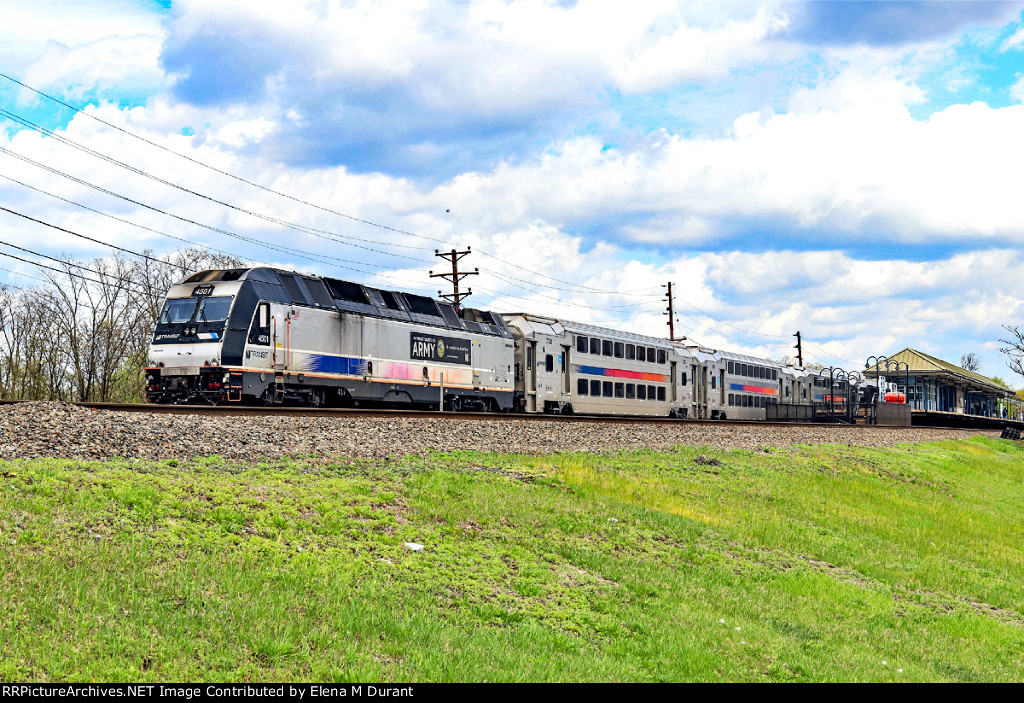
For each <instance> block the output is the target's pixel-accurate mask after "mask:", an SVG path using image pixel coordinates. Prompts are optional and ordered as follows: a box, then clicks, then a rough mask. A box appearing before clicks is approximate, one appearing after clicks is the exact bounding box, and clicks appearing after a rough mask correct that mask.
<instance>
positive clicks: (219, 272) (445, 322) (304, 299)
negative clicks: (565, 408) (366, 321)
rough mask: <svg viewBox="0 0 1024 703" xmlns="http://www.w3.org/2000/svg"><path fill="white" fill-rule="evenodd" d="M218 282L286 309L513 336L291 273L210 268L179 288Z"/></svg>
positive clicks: (392, 297) (362, 288) (425, 305)
mask: <svg viewBox="0 0 1024 703" xmlns="http://www.w3.org/2000/svg"><path fill="white" fill-rule="evenodd" d="M220 281H246V282H250V283H252V284H253V285H255V286H256V288H257V291H258V295H259V296H260V297H261V298H262V299H264V300H272V301H274V302H279V303H285V304H289V305H297V306H305V307H313V308H321V309H327V310H339V311H343V312H351V313H356V314H360V315H367V316H370V317H380V318H386V319H391V320H397V321H400V322H415V323H418V324H423V325H431V326H434V327H440V328H444V329H448V330H453V331H456V332H472V333H474V334H485V335H493V336H496V337H508V338H511V337H512V333H511V332H509V331H508V328H507V327H506V326H505V322H504V320H502V319H501V316H500V315H498V314H492V313H490V312H488V311H486V310H477V309H475V308H462V309H460V310H456V309H455V308H454V307H453V306H452V304H451V303H449V302H447V301H444V300H436V299H434V298H430V297H428V296H424V295H418V294H416V293H405V292H402V291H395V290H387V289H384V288H373V287H371V286H366V285H363V284H361V283H356V282H355V281H345V280H341V279H338V278H329V277H326V276H313V275H309V274H304V273H297V272H295V271H285V270H282V269H274V268H268V267H256V268H250V269H211V270H207V271H200V272H198V273H194V274H192V275H190V276H187V277H186V278H184V279H183V280H182V281H181V285H185V284H194V283H216V282H220Z"/></svg>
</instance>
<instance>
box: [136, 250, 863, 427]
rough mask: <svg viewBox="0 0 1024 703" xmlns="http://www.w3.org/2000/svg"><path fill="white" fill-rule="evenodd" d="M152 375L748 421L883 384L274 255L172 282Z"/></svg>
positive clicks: (173, 399)
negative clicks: (290, 267)
mask: <svg viewBox="0 0 1024 703" xmlns="http://www.w3.org/2000/svg"><path fill="white" fill-rule="evenodd" d="M145 384H146V398H147V400H148V401H149V402H151V403H158V404H208V405H221V404H224V405H233V404H238V405H265V406H275V405H282V404H288V405H300V406H306V407H312V408H319V407H324V406H328V407H405V408H417V409H423V410H435V411H436V410H447V411H481V412H508V413H548V414H583V415H595V416H602V415H603V416H639V417H643V416H649V417H669V418H679V419H708V420H726V419H732V420H751V421H757V420H768V419H794V420H813V419H819V418H820V417H821V415H822V414H823V413H825V412H826V411H827V412H828V413H829V414H830V415H832V416H836V408H837V406H838V407H840V408H841V410H842V414H843V415H845V416H846V417H852V415H853V413H854V412H855V409H856V407H857V406H860V405H863V404H864V403H866V402H868V398H867V396H868V395H869V394H871V393H875V392H877V389H872V388H871V387H869V386H866V385H864V384H854V385H853V386H851V385H850V384H849V383H848V382H847V381H846V380H845V379H844V380H840V381H838V382H837V381H836V380H835V378H834V377H831V376H829V375H826V374H823V373H822V372H819V371H814V370H812V369H804V368H797V367H793V366H791V365H787V364H782V363H780V362H777V361H773V360H771V359H760V358H757V357H753V356H749V355H745V354H739V353H735V352H730V351H725V350H718V349H711V348H706V347H703V346H700V345H698V344H695V343H693V342H688V341H682V342H680V341H670V340H665V339H659V338H655V337H648V336H644V335H639V334H632V333H629V332H623V331H620V330H614V329H609V328H605V327H599V326H595V325H589V324H583V323H577V322H572V321H568V320H563V319H560V318H556V317H547V316H543V315H537V314H533V313H525V312H518V313H496V312H492V311H487V310H480V309H476V308H471V307H461V306H455V305H452V304H451V303H450V302H447V301H445V300H438V299H434V298H430V297H427V296H422V295H417V294H414V293H409V292H400V291H393V290H385V289H381V288H374V287H371V286H368V285H363V284H361V283H356V282H353V281H345V280H341V279H336V278H329V277H321V276H313V275H307V274H302V273H297V272H293V271H284V270H280V269H274V268H269V267H256V268H246V269H218V270H207V271H201V272H199V273H195V274H193V275H190V276H187V277H186V278H184V279H183V280H181V281H180V282H178V283H176V284H174V285H172V286H171V287H170V289H169V290H168V291H167V295H166V297H165V299H164V301H163V306H162V308H161V312H160V314H159V317H158V319H157V321H156V324H155V327H154V329H153V337H152V342H151V344H150V346H149V349H148V363H147V364H146V368H145Z"/></svg>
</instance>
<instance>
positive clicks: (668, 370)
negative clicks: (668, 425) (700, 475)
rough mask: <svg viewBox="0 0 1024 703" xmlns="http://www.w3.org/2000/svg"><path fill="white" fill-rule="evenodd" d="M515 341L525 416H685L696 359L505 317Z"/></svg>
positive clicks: (570, 326)
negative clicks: (570, 414)
mask: <svg viewBox="0 0 1024 703" xmlns="http://www.w3.org/2000/svg"><path fill="white" fill-rule="evenodd" d="M503 317H504V318H505V322H506V324H507V325H508V327H509V329H510V330H511V331H512V334H513V337H514V338H515V342H516V361H515V369H516V377H515V384H516V408H517V409H518V410H521V411H523V412H554V413H571V412H575V413H586V414H593V415H654V416H663V417H667V416H673V417H686V416H688V415H689V413H690V412H691V410H690V407H691V404H692V397H693V385H692V383H691V379H692V373H693V372H692V370H691V368H692V366H693V364H692V362H693V358H692V357H691V356H690V355H689V354H688V353H687V352H686V350H685V349H684V348H682V347H680V346H676V345H673V344H672V343H670V342H667V341H666V340H663V339H656V338H654V337H646V336H643V335H638V334H631V333H629V332H622V331H619V330H613V329H608V328H605V327H597V326H594V325H587V324H582V323H578V322H570V321H566V320H556V319H554V318H549V317H543V316H540V315H533V314H528V313H516V314H507V315H504V316H503Z"/></svg>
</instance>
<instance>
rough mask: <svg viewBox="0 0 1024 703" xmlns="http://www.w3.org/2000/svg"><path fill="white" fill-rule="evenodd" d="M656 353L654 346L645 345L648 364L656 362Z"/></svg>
mask: <svg viewBox="0 0 1024 703" xmlns="http://www.w3.org/2000/svg"><path fill="white" fill-rule="evenodd" d="M657 359H658V355H657V353H656V352H655V351H654V347H647V362H648V363H650V364H655V363H657Z"/></svg>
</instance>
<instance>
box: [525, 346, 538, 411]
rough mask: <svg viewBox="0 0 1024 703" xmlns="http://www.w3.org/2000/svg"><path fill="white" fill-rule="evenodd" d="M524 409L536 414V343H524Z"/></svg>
mask: <svg viewBox="0 0 1024 703" xmlns="http://www.w3.org/2000/svg"><path fill="white" fill-rule="evenodd" d="M525 378H526V409H527V411H529V412H537V342H535V341H533V340H529V341H527V342H526V377H525Z"/></svg>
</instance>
